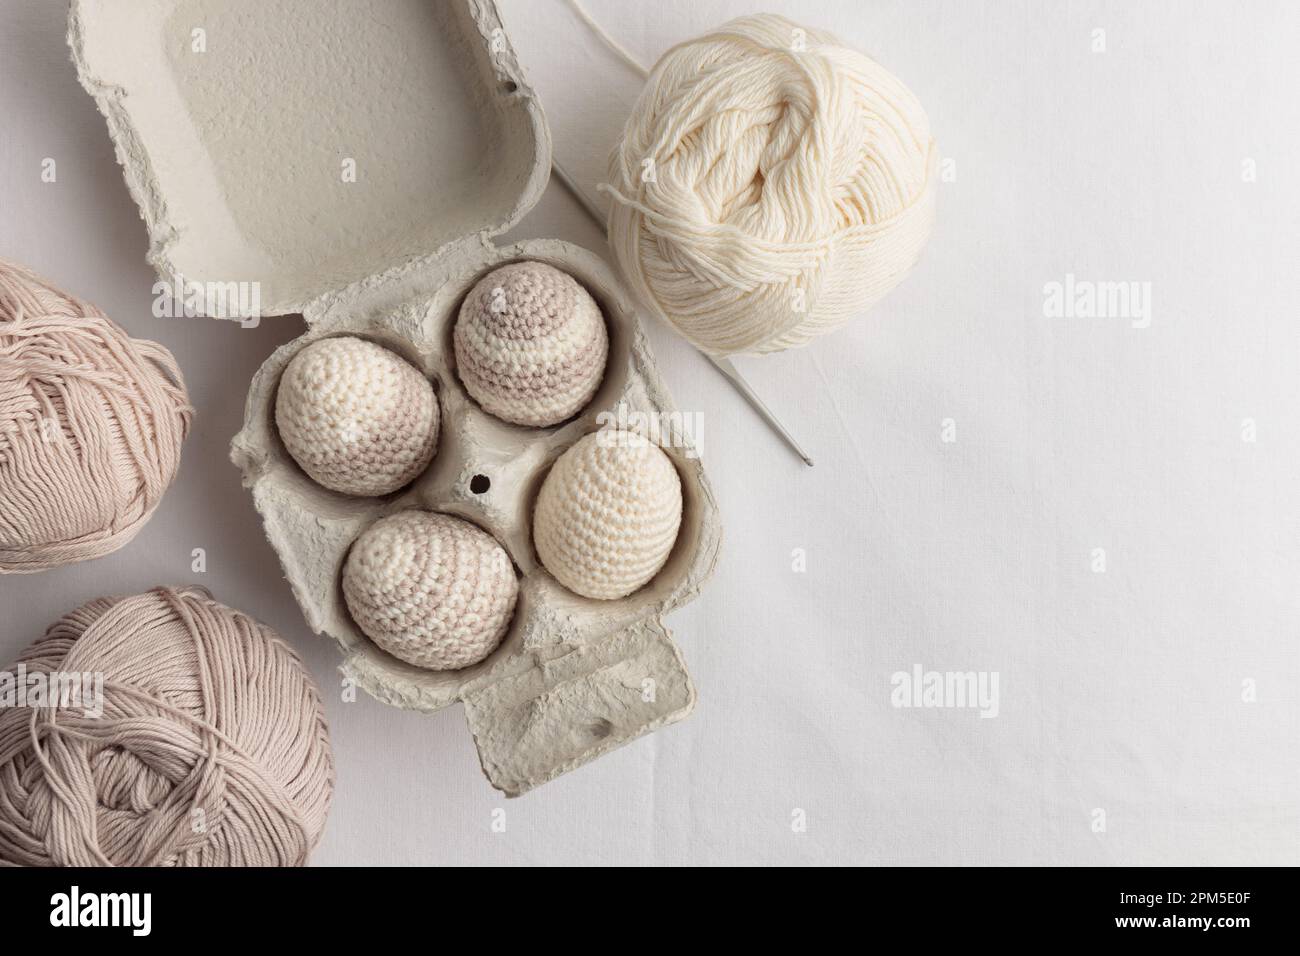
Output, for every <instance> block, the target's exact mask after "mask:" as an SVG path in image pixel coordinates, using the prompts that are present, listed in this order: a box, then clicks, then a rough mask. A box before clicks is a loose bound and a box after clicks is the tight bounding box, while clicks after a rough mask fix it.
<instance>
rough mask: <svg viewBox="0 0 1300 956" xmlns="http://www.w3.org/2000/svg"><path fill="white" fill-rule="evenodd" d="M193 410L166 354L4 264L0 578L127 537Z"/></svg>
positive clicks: (167, 472) (154, 498)
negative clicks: (1, 574) (5, 574)
mask: <svg viewBox="0 0 1300 956" xmlns="http://www.w3.org/2000/svg"><path fill="white" fill-rule="evenodd" d="M192 412H193V409H192V408H191V407H190V404H189V398H188V396H187V395H186V392H185V383H184V380H183V379H182V378H181V372H180V369H179V368H178V367H177V365H176V361H175V359H173V358H172V355H171V353H170V352H168V351H167V349H165V348H163V347H162V346H161V345H158V344H156V343H154V342H148V341H144V340H140V339H132V338H131V337H130V336H128V335H127V334H126V333H125V332H124V331H122V329H120V328H118V326H116V325H115V324H114V323H113V322H112V321H110V320H109V319H108V317H106V316H105V315H104V314H103V313H102V312H100V311H99V310H98V309H96V308H95V307H94V306H93V305H90V304H89V303H86V302H82V301H81V300H79V299H76V298H73V297H72V296H70V295H67V294H65V293H63V292H60V291H59V290H58V289H56V288H54V287H53V286H51V285H49V284H48V283H47V282H45V281H44V280H43V279H40V278H38V277H37V276H35V275H33V274H32V273H31V272H29V271H28V270H27V269H25V268H23V267H22V266H18V265H14V264H12V263H9V262H5V261H3V260H0V573H4V572H31V571H41V570H44V569H46V568H53V567H57V566H58V565H62V564H69V563H71V562H74V561H86V560H89V559H91V558H98V557H102V556H103V555H106V554H108V553H110V552H112V551H115V550H117V549H118V548H120V547H122V545H124V544H126V543H127V542H128V541H130V540H131V539H132V538H133V537H135V535H136V533H137V532H138V531H139V530H140V528H141V527H143V526H144V523H145V522H146V521H147V520H148V519H149V517H150V515H152V514H153V512H154V509H155V508H157V506H158V503H159V501H161V500H162V496H163V492H164V491H166V490H167V486H168V485H170V484H171V481H172V479H173V478H174V477H175V475H176V469H177V468H178V467H179V465H180V459H181V444H182V443H183V442H184V440H185V436H186V434H187V432H188V431H189V426H190V416H191V414H192Z"/></svg>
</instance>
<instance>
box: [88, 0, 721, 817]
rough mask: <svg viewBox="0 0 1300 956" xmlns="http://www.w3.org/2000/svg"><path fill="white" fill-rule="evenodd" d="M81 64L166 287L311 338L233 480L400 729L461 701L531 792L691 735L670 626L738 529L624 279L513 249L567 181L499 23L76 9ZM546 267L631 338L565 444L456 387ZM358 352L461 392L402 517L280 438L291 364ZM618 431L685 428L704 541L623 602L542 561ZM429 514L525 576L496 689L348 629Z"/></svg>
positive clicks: (398, 10) (317, 627)
mask: <svg viewBox="0 0 1300 956" xmlns="http://www.w3.org/2000/svg"><path fill="white" fill-rule="evenodd" d="M69 43H70V45H71V46H72V49H73V56H74V60H75V61H76V63H77V66H78V70H79V73H80V76H81V80H82V83H83V85H85V87H86V88H87V90H89V91H90V93H91V94H92V95H94V97H95V99H96V101H97V102H98V103H99V107H100V110H101V111H102V112H103V113H104V115H105V117H106V118H107V119H108V124H109V128H110V131H111V133H112V136H113V139H114V142H115V143H116V144H117V148H118V157H119V160H120V161H121V162H122V165H123V166H124V167H125V171H126V179H127V182H128V184H129V185H130V187H131V191H132V194H133V195H134V196H135V198H136V201H137V203H138V204H139V205H140V208H141V211H142V214H143V216H144V218H145V220H146V222H147V224H148V227H149V235H150V239H151V248H150V253H149V259H150V262H151V263H152V264H153V265H154V267H155V268H156V269H157V270H158V272H159V275H160V276H162V277H163V278H164V279H166V280H169V281H171V280H174V279H175V277H177V276H183V277H184V281H185V282H187V283H201V284H209V285H216V286H220V285H221V284H226V283H232V282H244V283H256V286H255V288H256V289H257V290H258V294H259V297H260V302H261V306H262V311H263V312H264V313H265V314H268V315H279V314H287V313H295V312H301V313H302V315H303V316H304V317H305V319H306V321H307V325H308V330H307V332H306V333H305V334H303V335H302V336H300V337H299V338H297V339H295V340H294V341H292V342H290V343H288V344H287V345H285V346H283V347H282V348H280V349H278V350H277V351H276V352H275V353H274V354H272V355H271V357H270V358H269V359H267V361H266V362H265V364H264V365H263V366H262V368H261V369H260V371H259V372H258V373H257V375H256V377H255V378H254V379H253V382H252V385H251V387H250V389H249V394H248V404H247V412H246V418H245V423H244V428H243V430H242V431H241V432H240V433H239V435H237V436H236V437H235V439H234V443H233V447H232V457H233V459H234V461H235V463H236V464H237V465H238V466H239V467H240V468H241V469H242V470H243V474H244V481H245V484H246V485H247V487H248V488H249V489H250V490H251V491H252V494H253V498H254V502H255V503H256V506H257V510H258V512H259V513H260V514H261V516H262V520H263V524H264V527H265V530H266V534H267V537H268V538H269V539H270V541H271V544H272V545H273V546H274V548H275V550H276V552H277V553H278V555H279V557H280V561H281V564H282V565H283V568H284V572H285V576H286V578H287V579H288V581H289V584H290V586H291V587H292V589H293V593H294V596H295V597H296V598H297V600H298V603H299V605H300V606H301V607H302V611H303V614H304V615H305V617H306V620H307V623H308V624H309V625H310V626H311V628H312V629H313V630H314V631H316V632H317V633H321V634H325V635H329V636H330V637H332V638H333V639H334V640H335V641H336V642H337V643H338V645H339V647H340V648H341V650H342V652H343V662H342V670H343V671H344V673H345V674H347V675H348V676H349V677H351V678H353V679H354V680H355V681H356V682H357V684H359V685H360V686H361V687H362V688H364V689H365V690H366V691H367V692H369V693H370V694H372V695H374V696H375V697H377V698H378V699H380V700H382V701H385V702H386V703H390V704H393V705H395V706H399V707H405V708H410V709H414V710H421V711H427V712H433V711H436V710H439V709H441V708H443V707H445V706H447V705H448V704H451V703H453V702H455V701H458V700H459V701H462V702H464V704H465V711H466V716H467V718H468V721H469V725H470V730H471V731H472V733H473V735H474V740H475V743H476V745H477V747H478V751H479V755H480V758H481V760H482V763H483V769H484V771H485V773H486V774H487V776H488V778H489V780H491V782H492V784H493V785H494V786H496V787H497V788H499V789H500V790H503V791H504V792H506V793H507V794H509V795H516V794H519V793H522V792H524V791H526V790H528V789H530V788H532V787H535V786H537V785H538V784H540V783H543V782H545V781H547V780H550V779H552V778H553V777H555V776H557V775H558V774H560V773H563V772H565V771H567V770H570V769H572V768H574V767H576V766H578V765H580V764H582V763H585V762H586V761H588V760H590V759H592V758H593V757H596V756H598V755H600V754H602V753H605V752H607V751H609V750H611V749H613V748H615V747H617V746H619V745H620V744H623V743H626V742H628V741H630V740H632V739H634V738H636V737H638V736H640V735H641V734H644V733H646V732H648V731H651V730H654V729H656V728H658V727H660V726H663V725H664V724H667V723H671V722H672V721H675V720H679V719H681V718H682V717H684V716H686V714H688V713H689V712H690V710H691V708H692V706H693V705H694V701H695V692H694V689H693V686H692V684H691V680H690V676H689V674H688V673H687V670H686V667H685V665H684V663H683V661H682V657H681V654H680V652H679V651H678V649H677V647H676V645H675V644H674V643H673V641H672V639H671V637H670V635H669V633H668V631H667V629H666V628H665V627H664V624H663V617H664V615H665V614H667V613H668V612H669V611H671V610H673V609H674V608H676V607H679V606H681V605H682V604H684V603H685V602H687V601H689V600H691V599H692V598H694V597H695V596H696V594H697V593H698V592H699V589H700V587H701V586H702V584H703V583H704V581H705V580H706V579H707V578H708V576H709V574H710V573H711V572H712V570H713V567H714V564H715V562H716V560H717V554H718V546H719V541H720V535H721V528H720V523H719V518H718V510H717V505H716V502H715V501H714V498H713V493H712V491H711V490H710V487H709V483H708V480H707V478H706V477H705V474H704V471H703V468H702V467H701V465H700V462H699V460H698V458H697V457H695V456H694V454H693V452H692V450H691V448H690V446H689V441H688V439H689V436H687V435H685V434H683V433H682V430H681V428H680V427H679V426H680V418H678V417H677V416H675V415H674V414H673V413H674V408H673V404H672V400H671V398H670V397H669V395H668V393H667V391H666V389H665V388H664V385H663V382H662V381H661V380H660V377H659V375H658V373H657V371H656V368H655V364H654V359H653V357H652V356H651V354H650V350H649V348H648V345H647V342H646V339H645V337H644V335H643V333H642V331H641V329H640V326H639V325H638V322H637V318H636V315H635V313H634V311H633V308H632V305H631V302H630V300H629V297H628V296H627V294H626V292H625V291H624V289H623V287H622V286H621V284H620V283H619V281H618V279H617V278H616V277H615V275H614V274H613V272H612V271H611V270H610V269H609V267H608V266H607V265H606V264H605V262H604V261H603V260H602V259H600V258H599V257H598V256H596V255H594V254H592V253H590V252H588V251H586V250H584V249H581V248H578V247H576V246H573V245H571V244H569V243H565V242H561V241H559V240H549V239H543V240H533V241H527V242H521V243H517V244H514V245H511V246H508V247H498V246H497V245H496V244H495V243H494V242H493V237H494V236H498V235H500V234H501V233H503V232H505V231H506V230H508V229H510V228H511V227H512V226H513V225H514V224H515V223H517V222H518V221H519V220H520V219H521V218H522V217H523V215H524V214H525V213H526V212H527V211H528V210H529V209H530V208H532V206H533V205H534V204H535V203H536V201H537V199H538V198H539V197H540V196H541V193H542V191H543V189H544V188H545V186H546V183H547V180H548V177H549V171H550V158H551V157H550V152H551V144H550V135H549V133H548V131H547V127H546V122H545V119H544V117H543V115H542V110H541V106H540V104H539V103H538V101H537V97H536V95H535V94H534V92H533V90H532V89H531V88H530V87H529V85H528V83H527V81H526V79H525V78H524V76H523V73H522V71H521V70H520V69H519V66H518V63H517V62H516V60H515V56H514V53H513V50H512V49H511V46H510V42H509V38H508V36H507V35H506V33H505V30H504V28H503V27H502V25H501V22H500V19H499V17H498V14H497V10H496V7H495V4H494V3H492V2H490V0H348V2H342V0H337V2H321V0H221V2H217V0H133V2H131V3H129V4H128V3H121V2H120V0H73V3H72V12H71V18H70V28H69ZM349 172H351V174H352V175H351V178H350V179H349V176H348V173H349ZM521 259H533V260H538V261H541V262H546V263H549V264H551V265H553V266H555V267H556V268H559V269H561V270H563V271H565V272H567V273H569V274H570V275H572V276H573V277H574V278H575V279H576V280H577V281H578V282H579V283H581V284H582V285H583V286H585V287H586V289H587V290H588V291H589V292H590V293H591V294H592V295H593V296H594V297H595V299H596V301H597V302H598V303H599V304H600V306H601V308H602V310H603V312H604V315H605V319H606V323H607V325H608V330H609V336H610V350H609V363H608V366H607V369H606V374H605V378H604V381H603V382H602V384H601V386H600V389H599V390H598V392H597V393H596V396H595V397H594V399H593V400H592V402H591V403H590V404H589V405H588V407H587V408H586V409H584V410H583V411H582V412H581V413H580V414H579V415H578V416H577V417H576V418H574V419H572V420H570V421H568V422H566V423H563V424H561V425H559V426H557V427H554V428H549V429H532V428H523V427H519V426H514V425H510V424H507V423H506V422H503V421H500V420H499V419H496V418H494V417H492V416H491V415H489V414H487V413H486V412H484V411H483V410H482V409H481V408H480V407H479V406H478V405H477V404H475V402H474V401H473V400H472V399H471V398H470V397H469V396H468V395H467V394H466V392H465V389H464V387H463V386H462V385H461V383H460V381H459V379H458V378H457V375H456V371H455V367H454V366H455V357H454V353H453V349H452V345H451V339H452V327H453V325H454V322H455V319H456V316H457V313H458V310H459V307H460V304H461V302H462V300H463V299H464V298H465V296H466V294H467V293H468V292H469V290H470V289H471V288H472V287H473V285H474V284H475V283H476V282H477V281H478V279H480V278H481V277H482V276H484V275H485V274H487V273H488V272H490V271H491V270H492V269H494V268H496V267H498V266H500V265H503V264H505V263H507V262H511V261H517V260H521ZM333 335H356V336H361V337H363V338H367V339H370V340H372V341H374V342H377V343H379V344H381V345H384V346H385V347H387V348H389V349H391V350H393V351H394V352H396V353H398V354H399V355H402V356H403V357H405V358H406V359H407V360H408V361H409V362H411V363H412V364H413V365H414V366H415V367H416V368H418V369H419V370H420V371H421V372H422V373H423V374H425V375H426V377H428V378H429V380H430V381H432V382H433V384H434V387H435V389H436V391H437V394H438V400H439V404H440V406H441V410H442V428H441V433H440V436H439V442H438V451H437V454H436V456H435V457H434V460H433V462H432V463H431V464H430V466H429V468H428V469H427V470H426V472H425V473H424V474H422V475H421V476H420V477H418V478H417V479H416V480H415V481H414V482H413V483H412V484H410V485H409V486H407V487H406V488H404V489H402V490H401V491H399V492H397V493H396V494H393V495H388V496H385V497H380V498H355V497H349V496H347V495H342V494H338V493H335V492H331V491H328V490H327V489H325V488H323V487H321V486H319V485H317V484H316V483H314V482H313V481H312V480H311V479H310V478H308V477H307V476H306V474H305V473H304V472H303V471H302V470H301V469H300V468H299V467H298V465H297V464H296V463H295V462H294V461H293V460H292V458H291V457H290V456H289V455H288V453H287V452H286V451H285V449H284V446H283V444H282V443H281V441H280V439H279V436H278V434H277V432H276V428H275V422H274V407H275V393H276V388H277V385H278V382H279V379H280V376H281V374H282V373H283V371H284V369H285V367H286V365H287V364H288V363H289V361H290V360H291V359H292V358H293V356H294V355H296V354H297V353H298V351H299V350H301V349H302V348H304V347H305V346H307V345H308V344H310V343H311V342H314V341H316V340H317V339H320V338H322V337H326V336H333ZM602 413H605V414H626V415H628V416H630V417H632V418H633V419H634V420H635V416H637V415H647V416H653V417H654V420H655V421H656V422H659V423H662V424H663V425H664V426H665V437H666V438H667V439H668V441H667V442H666V443H665V444H666V447H665V451H666V452H667V453H668V454H669V456H670V457H671V458H672V460H673V462H674V464H675V465H676V467H677V470H678V473H679V474H680V476H681V479H682V492H683V505H684V507H683V516H682V527H681V531H680V533H679V535H678V539H677V542H676V545H675V546H674V549H673V551H672V554H671V555H670V557H669V559H668V562H667V564H666V565H665V566H664V568H663V570H662V571H660V573H659V574H658V575H657V576H656V577H655V578H654V579H653V580H652V581H651V582H650V583H649V584H647V585H646V586H645V587H643V588H642V589H641V590H639V591H637V592H636V593H634V594H632V595H631V596H629V597H627V598H624V599H621V600H617V601H595V600H590V599H587V598H583V597H580V596H578V595H576V594H574V593H572V592H570V591H567V590H566V589H565V588H563V587H562V586H561V585H559V584H558V583H557V582H556V581H555V579H554V578H553V577H552V576H551V575H550V574H549V573H548V572H547V571H546V569H545V568H544V567H542V566H541V564H540V563H539V561H538V559H537V555H536V552H535V550H534V547H533V542H532V507H533V503H534V501H535V499H536V496H537V493H538V490H539V489H540V487H541V483H542V481H543V480H544V478H545V476H546V473H547V471H548V469H549V468H550V466H551V464H552V463H553V462H554V461H555V459H556V458H558V457H559V455H560V454H561V453H563V452H564V451H565V449H567V448H569V447H570V446H571V445H572V444H573V443H574V442H576V441H577V440H578V439H579V438H580V437H582V436H583V435H585V434H587V433H589V432H591V431H594V430H596V429H597V428H598V427H600V425H601V424H602V423H604V421H605V419H604V418H603V417H602ZM406 508H424V509H429V510H433V511H440V512H444V513H448V514H454V515H458V516H460V517H462V518H465V519H467V520H469V521H471V522H473V523H474V524H476V525H478V526H479V527H481V528H483V529H485V530H486V531H488V532H490V533H491V534H492V535H493V536H494V537H496V539H497V540H498V541H499V542H500V543H501V544H502V545H503V546H504V547H505V549H506V550H507V551H508V552H509V554H510V556H511V558H512V559H513V561H514V563H515V566H516V568H517V570H518V573H519V576H520V595H519V603H518V607H517V609H516V612H515V616H514V619H513V621H512V623H511V626H510V629H509V632H508V633H507V635H506V637H505V639H504V640H503V641H502V643H501V645H500V646H499V647H498V648H497V649H496V650H495V651H494V652H493V653H492V654H491V655H490V656H489V657H487V658H486V659H485V660H484V661H482V662H481V663H479V664H476V665H473V666H471V667H467V668H464V669H462V670H458V671H451V672H435V671H428V670H423V669H421V668H418V667H414V666H412V665H409V664H406V663H404V662H402V661H400V660H398V659H396V658H394V657H392V656H390V655H388V654H387V653H385V652H383V651H381V650H380V649H379V648H378V647H376V646H375V645H374V644H373V643H371V642H370V641H369V640H368V639H367V638H366V637H365V636H364V635H363V634H361V632H360V631H359V630H358V629H357V627H356V626H355V624H354V623H353V622H352V620H351V617H350V616H349V614H348V611H347V608H346V605H345V603H344V600H343V595H342V588H341V584H340V578H341V573H342V567H343V562H344V559H345V558H346V556H347V553H348V549H349V548H350V547H351V545H352V543H353V542H354V541H355V540H356V538H357V537H358V535H360V534H361V532H362V531H363V530H364V529H366V528H367V527H369V526H370V525H371V524H372V523H373V522H375V521H376V520H378V519H379V518H381V517H383V516H384V515H387V514H391V513H393V512H395V511H399V510H402V509H406Z"/></svg>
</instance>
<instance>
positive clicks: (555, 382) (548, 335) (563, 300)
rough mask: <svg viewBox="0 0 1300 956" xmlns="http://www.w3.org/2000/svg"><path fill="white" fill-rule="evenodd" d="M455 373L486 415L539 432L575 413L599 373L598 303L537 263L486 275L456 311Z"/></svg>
mask: <svg viewBox="0 0 1300 956" xmlns="http://www.w3.org/2000/svg"><path fill="white" fill-rule="evenodd" d="M453 339H454V344H455V350H456V367H457V370H458V371H459V373H460V380H461V381H462V382H463V383H464V385H465V388H466V390H467V391H468V392H469V394H470V395H471V396H472V397H473V398H474V400H475V401H477V402H478V403H479V405H481V406H482V407H483V408H484V409H485V410H486V411H488V412H489V413H491V414H493V415H495V416H496V417H497V418H501V419H504V420H505V421H508V422H512V423H514V424H516V425H529V426H532V427H534V428H542V427H546V426H549V425H555V424H558V423H560V422H562V421H564V420H565V419H566V418H570V417H572V416H573V415H574V414H576V413H577V412H579V411H581V409H582V408H583V406H585V405H586V404H587V403H588V402H589V401H591V397H592V396H593V395H595V393H596V389H597V388H599V387H600V382H601V379H602V378H603V377H604V374H605V362H606V359H607V358H608V355H609V333H608V332H607V331H606V329H605V318H604V316H603V315H602V314H601V311H600V307H599V306H598V305H597V304H596V300H595V299H593V298H592V297H591V294H590V293H588V292H587V290H586V289H584V288H583V287H582V286H581V285H579V284H578V283H577V282H576V281H575V280H574V279H573V278H572V277H571V276H569V275H566V274H565V273H563V272H561V271H560V270H559V269H556V268H553V267H552V266H548V265H546V264H545V263H543V262H515V263H511V264H510V265H505V266H502V267H501V268H499V269H495V270H493V271H492V272H490V273H488V274H487V275H486V276H484V277H483V278H482V279H480V280H479V282H478V284H477V285H476V286H474V288H473V290H471V292H470V294H469V295H468V296H467V297H466V298H465V302H464V303H463V304H462V305H461V308H460V316H459V318H458V319H457V321H456V329H455V332H454V333H453Z"/></svg>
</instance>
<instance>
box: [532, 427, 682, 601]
mask: <svg viewBox="0 0 1300 956" xmlns="http://www.w3.org/2000/svg"><path fill="white" fill-rule="evenodd" d="M681 523H682V483H681V478H680V477H679V476H678V474H677V469H676V468H674V467H673V463H672V461H670V460H669V458H668V456H667V455H666V454H665V453H664V451H663V449H661V448H660V447H659V446H658V445H655V444H654V443H652V442H649V441H647V440H646V439H645V438H644V437H642V436H641V435H638V434H635V433H633V432H627V431H619V430H615V429H603V430H601V431H598V432H594V433H592V434H590V435H587V436H586V437H584V438H582V439H580V440H579V441H578V442H577V443H576V444H575V445H573V447H572V448H570V449H569V450H568V451H566V452H565V453H564V454H563V455H561V456H560V457H559V459H558V460H557V461H556V462H555V464H554V465H553V466H552V467H551V471H550V473H549V474H548V475H547V476H546V480H545V481H544V482H543V483H542V490H541V492H540V493H539V494H538V496H537V504H536V507H535V508H534V509H533V543H534V544H535V545H536V547H537V556H538V558H540V559H541V562H542V564H543V565H544V566H545V567H546V570H548V571H550V572H551V574H552V575H554V576H555V579H556V580H557V581H559V582H560V583H561V584H563V585H564V586H565V587H566V588H568V589H569V590H570V591H574V592H576V593H578V594H581V595H582V596H583V597H589V598H597V599H600V600H611V599H613V598H621V597H626V596H627V595H629V594H631V593H632V592H633V591H636V590H637V589H638V588H640V587H641V586H642V585H644V584H645V583H646V582H648V581H649V580H650V579H651V578H653V577H654V576H655V575H656V574H658V573H659V569H660V568H662V567H663V566H664V562H665V561H667V560H668V555H669V553H670V552H671V551H672V549H673V543H674V542H675V541H676V540H677V531H678V529H679V528H680V527H681Z"/></svg>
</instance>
